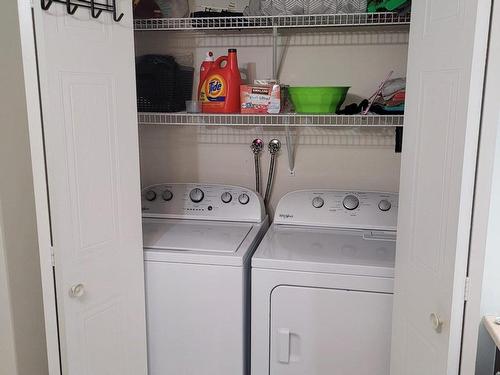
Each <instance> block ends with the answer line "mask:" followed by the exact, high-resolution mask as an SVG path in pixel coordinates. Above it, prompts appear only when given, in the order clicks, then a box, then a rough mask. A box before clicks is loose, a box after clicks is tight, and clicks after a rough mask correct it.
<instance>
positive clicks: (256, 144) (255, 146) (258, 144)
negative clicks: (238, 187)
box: [250, 138, 264, 194]
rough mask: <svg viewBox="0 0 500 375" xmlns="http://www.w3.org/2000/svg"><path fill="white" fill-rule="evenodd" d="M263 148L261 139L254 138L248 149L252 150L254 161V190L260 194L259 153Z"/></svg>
mask: <svg viewBox="0 0 500 375" xmlns="http://www.w3.org/2000/svg"><path fill="white" fill-rule="evenodd" d="M263 148H264V142H263V141H262V139H259V138H257V139H254V140H253V142H252V144H251V145H250V149H251V150H252V152H253V159H254V163H255V191H256V192H257V193H259V194H261V191H260V163H259V154H260V152H261V151H262V149H263Z"/></svg>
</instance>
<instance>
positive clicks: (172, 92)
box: [136, 55, 194, 112]
mask: <svg viewBox="0 0 500 375" xmlns="http://www.w3.org/2000/svg"><path fill="white" fill-rule="evenodd" d="M193 74H194V69H193V68H192V67H189V66H183V65H179V64H178V63H177V62H176V61H175V58H174V57H172V56H168V55H145V56H141V57H139V58H138V59H137V62H136V76H137V108H138V110H139V112H178V111H183V110H185V109H186V100H190V99H191V96H192V90H193Z"/></svg>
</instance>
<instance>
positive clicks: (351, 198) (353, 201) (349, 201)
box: [342, 194, 359, 211]
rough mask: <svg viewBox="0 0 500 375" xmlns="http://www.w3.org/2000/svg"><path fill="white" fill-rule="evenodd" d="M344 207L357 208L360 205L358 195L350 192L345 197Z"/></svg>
mask: <svg viewBox="0 0 500 375" xmlns="http://www.w3.org/2000/svg"><path fill="white" fill-rule="evenodd" d="M342 204H343V205H344V207H345V208H346V209H347V210H349V211H352V210H355V209H356V208H358V206H359V199H358V197H357V196H355V195H352V194H349V195H347V196H346V197H345V198H344V201H343V202H342Z"/></svg>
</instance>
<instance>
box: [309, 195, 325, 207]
mask: <svg viewBox="0 0 500 375" xmlns="http://www.w3.org/2000/svg"><path fill="white" fill-rule="evenodd" d="M324 204H325V201H324V200H323V198H321V197H314V198H313V200H312V205H313V207H314V208H321V207H323V205H324Z"/></svg>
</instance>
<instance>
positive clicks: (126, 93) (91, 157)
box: [34, 0, 147, 375]
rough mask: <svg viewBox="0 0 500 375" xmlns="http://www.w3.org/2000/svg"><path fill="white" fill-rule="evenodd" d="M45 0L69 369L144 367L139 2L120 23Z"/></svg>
mask: <svg viewBox="0 0 500 375" xmlns="http://www.w3.org/2000/svg"><path fill="white" fill-rule="evenodd" d="M48 2H49V1H48V0H45V1H41V0H35V1H34V21H35V22H34V29H35V34H36V42H37V57H38V67H39V79H40V94H41V105H42V115H43V134H44V141H45V150H46V166H47V180H48V196H49V203H50V219H51V229H52V241H53V249H54V259H55V268H54V269H55V285H56V292H57V309H58V323H59V324H58V326H59V338H60V351H61V363H62V373H63V374H65V375H67V374H70V375H145V374H146V373H147V365H146V329H145V311H144V310H145V307H144V305H145V303H144V275H143V261H142V259H143V253H142V235H141V208H140V181H139V151H138V129H137V113H136V100H135V90H136V88H135V73H134V45H133V43H134V40H133V27H132V4H131V3H132V2H131V1H130V0H121V1H117V7H118V15H119V14H120V13H124V17H123V19H121V20H120V22H115V21H114V20H113V19H112V15H111V13H107V12H103V13H102V14H101V15H100V16H99V18H97V19H94V18H92V17H91V13H90V9H86V8H83V7H81V8H78V9H77V10H76V12H75V14H74V15H69V14H68V13H67V11H66V5H65V4H61V3H56V2H54V3H52V6H51V7H50V9H49V10H47V11H45V10H42V8H41V3H48ZM109 3H111V1H109Z"/></svg>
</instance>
